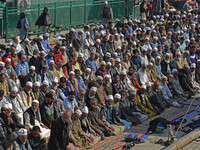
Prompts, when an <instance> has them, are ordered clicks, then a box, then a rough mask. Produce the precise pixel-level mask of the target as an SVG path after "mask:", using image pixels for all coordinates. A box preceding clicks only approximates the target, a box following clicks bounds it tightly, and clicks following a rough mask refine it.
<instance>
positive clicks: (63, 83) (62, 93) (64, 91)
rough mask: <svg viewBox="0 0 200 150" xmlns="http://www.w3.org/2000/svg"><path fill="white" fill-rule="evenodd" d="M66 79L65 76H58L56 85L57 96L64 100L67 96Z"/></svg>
mask: <svg viewBox="0 0 200 150" xmlns="http://www.w3.org/2000/svg"><path fill="white" fill-rule="evenodd" d="M66 84H67V80H66V78H65V77H61V78H60V84H59V86H58V97H59V98H60V99H61V100H62V101H64V100H65V99H66V98H67V96H68V92H69V90H68V88H67V87H66Z"/></svg>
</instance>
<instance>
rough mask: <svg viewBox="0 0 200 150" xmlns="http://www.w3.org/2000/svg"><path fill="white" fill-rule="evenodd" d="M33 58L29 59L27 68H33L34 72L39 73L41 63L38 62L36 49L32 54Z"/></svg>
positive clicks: (38, 52)
mask: <svg viewBox="0 0 200 150" xmlns="http://www.w3.org/2000/svg"><path fill="white" fill-rule="evenodd" d="M33 54H34V55H33V56H32V57H31V59H30V60H29V66H35V72H36V73H39V72H40V70H41V67H40V66H41V63H40V61H39V54H40V51H39V50H38V49H35V50H34V52H33Z"/></svg>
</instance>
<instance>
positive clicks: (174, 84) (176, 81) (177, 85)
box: [170, 69, 188, 100]
mask: <svg viewBox="0 0 200 150" xmlns="http://www.w3.org/2000/svg"><path fill="white" fill-rule="evenodd" d="M172 74H173V77H172V79H171V81H170V82H171V86H172V88H173V91H174V94H175V95H178V96H179V97H181V98H182V99H183V100H184V99H186V98H187V97H188V93H187V92H186V91H183V89H182V87H181V85H180V81H179V78H178V70H177V69H173V70H172Z"/></svg>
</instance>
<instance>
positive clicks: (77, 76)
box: [74, 69, 87, 90]
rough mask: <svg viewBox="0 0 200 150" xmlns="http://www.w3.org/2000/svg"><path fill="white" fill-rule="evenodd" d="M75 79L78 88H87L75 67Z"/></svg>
mask: <svg viewBox="0 0 200 150" xmlns="http://www.w3.org/2000/svg"><path fill="white" fill-rule="evenodd" d="M74 72H75V79H76V80H77V81H78V85H79V88H80V89H82V88H83V89H85V90H86V89H87V87H86V85H85V83H84V81H83V78H82V77H81V76H80V70H78V69H76V70H75V71H74Z"/></svg>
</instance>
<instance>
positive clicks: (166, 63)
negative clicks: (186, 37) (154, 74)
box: [161, 53, 173, 76]
mask: <svg viewBox="0 0 200 150" xmlns="http://www.w3.org/2000/svg"><path fill="white" fill-rule="evenodd" d="M172 69H173V67H172V65H171V63H170V54H169V53H166V54H165V60H163V61H162V62H161V71H162V73H163V74H164V75H165V76H167V73H169V72H170V73H171V72H172Z"/></svg>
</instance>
